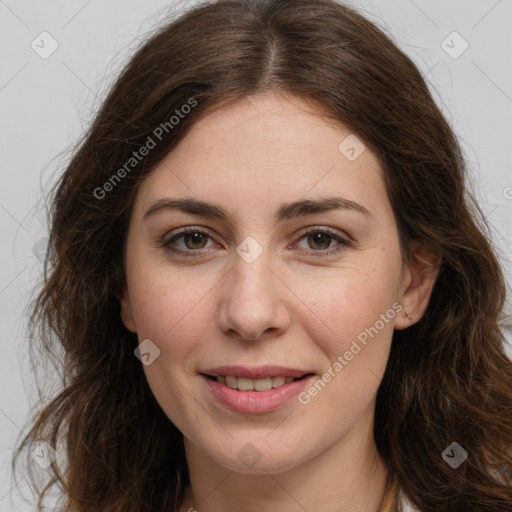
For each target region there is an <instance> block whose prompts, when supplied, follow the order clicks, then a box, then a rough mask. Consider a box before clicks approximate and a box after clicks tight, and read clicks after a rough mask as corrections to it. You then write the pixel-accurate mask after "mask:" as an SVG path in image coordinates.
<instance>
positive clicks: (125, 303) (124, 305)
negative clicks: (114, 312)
mask: <svg viewBox="0 0 512 512" xmlns="http://www.w3.org/2000/svg"><path fill="white" fill-rule="evenodd" d="M118 298H119V302H120V304H121V320H122V322H123V324H124V326H125V327H126V328H127V329H128V330H129V331H131V332H137V327H136V326H135V320H134V318H133V310H132V303H131V302H130V294H129V293H128V289H127V288H126V286H124V287H123V289H122V292H121V294H120V296H118Z"/></svg>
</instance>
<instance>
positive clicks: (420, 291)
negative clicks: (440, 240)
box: [395, 241, 442, 329]
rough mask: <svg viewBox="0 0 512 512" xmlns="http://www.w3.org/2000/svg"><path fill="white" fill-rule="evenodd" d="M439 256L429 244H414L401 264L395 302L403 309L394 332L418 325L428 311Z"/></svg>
mask: <svg viewBox="0 0 512 512" xmlns="http://www.w3.org/2000/svg"><path fill="white" fill-rule="evenodd" d="M441 259H442V258H441V253H440V252H439V251H438V250H437V249H436V248H435V247H434V245H433V244H430V243H428V242H420V241H417V242H413V243H412V245H411V250H410V256H409V258H408V261H407V262H406V263H405V264H404V268H403V271H402V279H401V283H400V295H399V298H398V302H400V304H402V306H403V309H402V311H401V312H400V314H399V315H398V316H397V317H396V320H395V329H405V328H407V327H410V326H411V325H412V324H414V323H416V322H418V321H419V320H420V319H421V317H422V316H423V314H424V313H425V310H426V309H427V306H428V302H429V300H430V296H431V294H432V290H433V288H434V284H435V282H436V279H437V276H438V275H439V269H440V268H441Z"/></svg>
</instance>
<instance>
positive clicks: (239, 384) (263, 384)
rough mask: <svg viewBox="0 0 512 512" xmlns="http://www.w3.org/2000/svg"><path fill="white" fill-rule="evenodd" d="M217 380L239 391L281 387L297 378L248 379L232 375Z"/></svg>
mask: <svg viewBox="0 0 512 512" xmlns="http://www.w3.org/2000/svg"><path fill="white" fill-rule="evenodd" d="M216 379H217V382H220V383H221V384H224V385H226V386H227V387H228V388H231V389H238V390H239V391H269V390H270V389H272V388H279V387H281V386H283V385H284V384H288V383H289V382H292V381H293V380H295V379H294V378H293V377H282V376H278V377H266V378H264V379H247V378H245V377H233V376H232V375H226V376H222V375H220V376H218V377H216Z"/></svg>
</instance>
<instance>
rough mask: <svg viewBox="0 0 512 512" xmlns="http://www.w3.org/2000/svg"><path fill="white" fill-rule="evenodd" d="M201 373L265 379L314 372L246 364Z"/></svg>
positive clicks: (214, 375) (209, 369)
mask: <svg viewBox="0 0 512 512" xmlns="http://www.w3.org/2000/svg"><path fill="white" fill-rule="evenodd" d="M200 373H202V374H203V375H210V376H211V377H219V376H222V375H231V376H233V377H245V378H246V379H264V378H266V377H293V378H297V377H302V376H304V375H307V374H308V373H312V372H310V371H309V370H301V369H298V368H287V367H285V366H258V367H252V368H249V367H246V366H216V367H215V368H208V369H206V370H202V371H201V372H200Z"/></svg>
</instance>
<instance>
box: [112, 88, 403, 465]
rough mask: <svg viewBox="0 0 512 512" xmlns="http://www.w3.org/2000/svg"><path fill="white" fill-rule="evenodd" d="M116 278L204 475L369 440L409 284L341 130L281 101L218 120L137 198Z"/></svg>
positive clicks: (362, 157)
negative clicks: (204, 460)
mask: <svg viewBox="0 0 512 512" xmlns="http://www.w3.org/2000/svg"><path fill="white" fill-rule="evenodd" d="M347 137H349V138H348V139H347ZM340 144H341V146H340ZM185 198H186V199H187V200H188V203H186V204H185V206H182V207H181V208H180V207H178V206H177V205H178V204H179V203H174V207H173V204H172V203H171V201H182V200H184V199H185ZM331 198H337V199H336V200H332V201H330V199H331ZM317 202H318V205H317ZM196 203H197V204H196ZM187 204H188V206H187ZM315 205H316V206H315ZM317 206H321V207H317ZM189 207H190V208H189ZM187 210H188V211H187ZM185 227H187V229H190V231H191V232H190V233H188V234H185V235H183V234H180V233H181V230H183V228H185ZM308 230H309V231H310V233H309V234H308V233H306V231H308ZM186 251H188V255H187V252H186ZM126 271H127V290H126V293H125V296H124V298H123V299H122V318H123V321H124V323H125V325H126V327H127V328H128V329H130V330H132V331H136V332H137V334H138V338H139V342H140V343H142V346H141V347H140V352H141V353H142V356H141V358H142V361H143V362H144V370H145V373H146V376H147V379H148V382H149V385H150V386H151V389H152V391H153V393H154V395H155V397H156V399H157V401H158V402H159V404H160V406H161V407H162V409H163V411H164V412H165V414H166V415H167V416H168V417H169V419H170V420H172V422H173V423H174V424H175V425H176V426H177V427H178V428H179V429H180V430H181V431H182V432H183V434H184V436H185V439H186V443H188V444H189V446H193V447H194V450H197V452H198V453H201V454H203V456H205V457H208V459H209V460H210V462H212V463H213V464H218V465H220V466H223V467H225V468H228V469H230V470H233V471H239V472H255V473H263V472H266V471H268V472H280V471H284V470H286V469H290V468H292V467H295V466H297V465H299V464H301V463H303V462H306V461H308V460H310V459H312V458H313V457H314V456H316V455H318V454H320V453H322V452H324V451H325V450H327V449H329V448H331V447H334V446H335V445H338V444H339V443H344V442H345V443H346V442H348V440H349V439H350V442H351V443H352V444H353V446H363V445H364V443H366V441H367V439H369V438H370V437H371V431H372V425H373V423H372V422H373V413H374V406H375V396H376V393H377V389H378V387H379V384H380V382H381V378H382V375H383V373H384V369H385V366H386V362H387V358H388V354H389V349H390V342H391V337H392V333H393V329H394V328H403V327H405V326H406V322H407V320H406V319H405V317H404V311H405V310H406V302H404V299H406V295H407V293H406V291H407V287H408V286H409V284H410V281H411V278H410V276H411V274H410V272H409V269H408V268H407V267H405V266H404V267H403V266H402V260H401V254H400V250H399V240H398V233H397V228H396V224H395V219H394V216H393V212H392V209H391V206H390V203H389V200H388V197H387V193H386V189H385V185H384V181H383V177H382V172H381V170H380V168H379V163H378V161H377V159H376V157H375V156H374V155H373V154H372V153H371V151H370V150H369V149H368V148H366V149H364V148H363V147H362V146H360V142H358V141H357V139H354V136H353V135H351V133H350V131H349V130H347V129H345V128H344V127H343V126H341V125H339V126H334V124H332V123H328V122H327V121H325V120H323V119H321V118H320V117H318V116H316V115H314V114H313V113H309V112H308V111H307V110H305V108H304V104H302V103H300V102H299V101H298V100H293V101H292V100H290V99H285V98H284V97H281V96H276V95H272V96H263V95H257V96H252V97H249V98H246V99H245V100H243V101H241V102H239V103H237V104H236V105H235V106H231V107H229V108H225V109H222V110H218V111H216V112H214V113H211V114H210V115H208V116H207V117H205V118H204V119H203V120H201V121H199V122H197V123H196V124H195V125H194V126H193V128H192V129H191V131H190V132H189V133H188V135H187V136H186V137H185V138H184V139H183V140H182V141H181V143H180V144H179V145H178V146H177V147H176V148H175V149H174V150H173V151H172V152H171V153H170V154H169V155H168V156H167V157H166V159H165V160H164V161H163V162H162V163H161V165H159V166H158V167H157V168H156V169H155V170H154V172H153V173H152V174H151V175H150V176H149V177H148V178H147V179H146V180H145V181H144V182H143V183H142V184H141V187H140V190H139V192H138V195H137V198H136V201H135V205H134V209H133V214H132V217H131V221H130V227H129V233H128V239H127V256H126ZM399 303H402V304H404V310H402V311H400V309H401V305H400V304H399ZM409 324H410V322H409ZM145 340H146V341H145ZM206 375H210V376H209V377H208V376H206ZM304 375H306V377H303V378H300V377H302V376H304ZM217 376H218V377H219V379H215V377H217ZM226 376H227V377H226ZM291 378H300V379H298V380H293V381H292V382H288V381H290V380H291ZM272 386H273V387H272ZM234 388H236V389H234ZM254 388H256V389H254ZM251 389H252V390H251ZM190 443H191V444H190Z"/></svg>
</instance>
